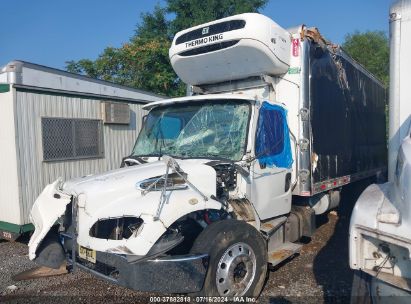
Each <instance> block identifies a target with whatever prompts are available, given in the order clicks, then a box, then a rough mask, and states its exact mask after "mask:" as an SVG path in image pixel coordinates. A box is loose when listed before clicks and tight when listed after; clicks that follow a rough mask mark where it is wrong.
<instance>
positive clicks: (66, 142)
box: [41, 117, 104, 161]
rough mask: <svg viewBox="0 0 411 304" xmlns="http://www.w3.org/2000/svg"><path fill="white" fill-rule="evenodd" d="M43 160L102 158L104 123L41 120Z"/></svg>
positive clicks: (62, 119) (60, 119)
mask: <svg viewBox="0 0 411 304" xmlns="http://www.w3.org/2000/svg"><path fill="white" fill-rule="evenodd" d="M41 127H42V138H43V160H45V161H53V160H67V159H81V158H92V157H102V156H103V155H104V149H103V132H102V121H101V120H93V119H72V118H46V117H43V118H42V119H41Z"/></svg>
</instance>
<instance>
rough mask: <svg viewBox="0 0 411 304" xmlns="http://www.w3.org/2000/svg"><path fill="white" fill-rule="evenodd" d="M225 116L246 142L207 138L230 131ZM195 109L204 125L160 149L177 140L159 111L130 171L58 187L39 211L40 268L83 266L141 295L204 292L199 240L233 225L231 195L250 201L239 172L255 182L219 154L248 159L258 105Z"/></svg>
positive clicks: (36, 253)
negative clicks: (253, 108)
mask: <svg viewBox="0 0 411 304" xmlns="http://www.w3.org/2000/svg"><path fill="white" fill-rule="evenodd" d="M218 107H223V108H226V110H227V111H226V112H225V113H229V112H230V111H231V112H233V113H234V116H233V117H232V122H231V124H230V126H231V129H232V131H233V132H238V133H240V135H238V134H236V136H237V137H239V138H240V139H239V140H237V142H235V140H234V137H232V138H229V137H227V136H224V137H222V136H221V135H222V134H223V133H222V132H223V130H218V129H217V128H214V129H212V131H213V132H214V134H212V135H213V136H214V137H213V139H212V140H211V139H210V136H211V134H208V133H207V134H204V130H210V128H204V127H205V126H204V125H203V126H202V125H201V124H208V125H209V127H210V122H211V121H213V122H214V123H216V122H217V123H218V119H224V120H225V121H226V122H227V117H226V116H224V115H221V113H220V111H217V110H221V109H220V108H218ZM186 108H187V109H189V110H190V107H186ZM171 109H173V108H171ZM189 110H187V111H186V113H185V114H184V115H186V116H188V115H192V116H195V118H194V120H193V117H191V120H190V121H193V123H192V125H190V124H187V125H186V126H185V128H184V130H185V131H184V132H181V133H180V135H179V137H178V138H177V139H176V138H168V139H170V140H169V142H159V141H158V138H159V137H161V138H162V139H163V140H164V138H166V139H167V136H164V134H163V132H169V130H167V129H166V128H164V129H161V128H163V126H161V124H162V123H164V121H166V120H164V121H163V122H161V120H162V117H163V116H161V115H162V114H160V113H161V112H159V111H155V110H153V111H152V113H151V112H150V113H151V115H149V116H148V118H147V120H150V121H147V122H146V124H145V126H144V128H143V130H142V132H141V134H140V135H139V139H138V140H137V143H136V148H135V149H134V150H135V151H134V152H133V154H132V155H130V156H129V157H128V158H127V159H126V160H125V161H126V164H127V162H128V166H125V167H123V168H120V169H118V170H114V171H110V172H107V173H104V174H100V175H92V176H85V177H82V178H78V179H74V180H70V181H66V182H62V181H61V180H58V181H56V182H54V183H53V184H50V185H48V186H47V187H46V188H45V189H44V191H43V192H42V194H41V195H40V196H39V197H38V199H37V200H36V202H35V204H34V206H33V209H32V212H31V220H32V222H33V224H34V226H35V233H34V234H33V236H32V238H31V240H30V243H29V257H30V259H32V260H36V262H38V263H39V264H41V265H44V266H48V267H51V268H59V267H61V265H62V264H63V263H66V261H67V263H68V265H69V267H71V268H72V270H75V269H76V268H77V267H78V268H81V269H84V270H87V271H89V272H91V273H93V274H94V275H96V276H98V277H102V278H104V279H106V280H109V281H110V282H113V283H116V284H119V285H122V286H125V287H129V288H132V289H135V290H140V291H151V292H163V293H171V292H172V293H188V292H197V291H200V290H201V289H202V287H203V285H204V280H205V277H206V274H207V270H208V264H209V254H208V253H207V252H198V251H197V252H192V250H191V249H192V247H193V244H194V242H195V239H196V238H197V237H198V235H199V234H200V233H201V232H202V231H203V230H204V228H205V227H207V226H208V225H210V224H211V223H212V222H215V221H219V220H221V219H229V218H231V217H232V215H230V213H231V212H232V211H233V210H232V207H229V204H228V203H227V202H228V200H229V199H230V195H229V194H228V192H230V191H234V192H235V193H236V197H237V198H240V197H244V195H241V193H243V192H242V191H241V190H240V188H239V185H240V184H241V182H240V181H238V182H237V172H238V171H241V172H242V174H243V175H244V177H243V178H247V172H246V171H245V169H243V168H241V167H240V166H239V165H238V164H236V163H235V162H234V161H233V160H228V159H227V160H222V159H216V158H215V157H212V155H214V154H213V153H216V151H215V150H216V149H218V148H220V147H224V149H225V150H224V152H225V153H227V156H228V157H229V156H230V155H229V153H233V151H234V150H236V149H237V148H238V147H239V148H241V149H238V150H239V151H238V155H240V156H239V157H240V158H241V157H242V156H241V154H242V153H244V151H243V150H245V149H244V147H245V139H246V137H247V136H246V134H247V126H248V120H249V116H250V115H249V111H250V103H249V101H248V102H247V103H245V102H244V101H243V102H233V103H232V104H231V107H230V103H228V105H227V104H224V105H219V103H218V102H217V103H216V106H213V105H211V104H201V105H200V106H193V107H192V108H191V112H190V111H189ZM167 111H168V110H164V111H163V112H167ZM213 111H214V112H216V113H217V112H218V113H220V116H221V117H220V118H218V117H217V114H216V113H213ZM233 113H231V114H233ZM157 114H159V116H156V115H157ZM240 116H242V117H243V118H242V121H241V120H239V119H238V118H239V117H240ZM159 117H160V118H159ZM169 117H170V116H169ZM240 118H241V117H240ZM156 119H157V120H156ZM151 120H153V122H151ZM194 122H195V123H194ZM226 127H227V126H226ZM218 132H220V134H217V133H218ZM159 134H161V136H159ZM228 140H229V141H228ZM240 140H241V144H240ZM141 143H143V144H144V145H141ZM228 143H230V144H231V148H230V147H227V145H228ZM171 149H174V150H171ZM137 151H139V152H137ZM164 152H166V153H171V152H173V154H174V155H177V156H178V157H177V156H174V157H172V156H167V155H164V154H163V153H164ZM160 153H161V154H160ZM207 153H208V154H207ZM184 156H186V157H184ZM236 157H237V156H236ZM243 175H239V176H243ZM243 190H244V189H243ZM243 194H244V193H243ZM244 212H246V211H244V210H243V213H244ZM250 218H251V219H252V218H255V217H254V216H252V215H251V216H250ZM56 223H58V225H56Z"/></svg>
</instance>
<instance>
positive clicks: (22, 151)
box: [0, 61, 163, 240]
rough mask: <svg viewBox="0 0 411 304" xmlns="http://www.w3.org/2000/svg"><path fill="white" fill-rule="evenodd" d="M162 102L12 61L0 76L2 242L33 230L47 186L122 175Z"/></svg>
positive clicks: (139, 94) (149, 96) (0, 214)
mask: <svg viewBox="0 0 411 304" xmlns="http://www.w3.org/2000/svg"><path fill="white" fill-rule="evenodd" d="M162 98H163V97H161V96H158V95H155V94H152V93H149V92H144V91H139V90H135V89H132V88H128V87H124V86H119V85H116V84H114V83H109V82H106V81H101V80H97V79H92V78H89V77H85V76H80V75H75V74H71V73H68V72H64V71H60V70H56V69H52V68H48V67H44V66H40V65H36V64H31V63H27V62H22V61H13V62H10V63H8V64H7V65H5V66H4V67H2V68H1V69H0V147H1V157H0V172H1V173H0V238H5V239H9V240H10V239H15V238H16V237H17V236H18V235H19V234H20V233H22V232H26V231H28V230H33V229H34V227H33V225H32V224H31V223H30V220H29V212H30V209H31V207H32V205H33V203H34V201H35V199H36V198H37V196H38V195H39V194H40V193H41V191H42V189H43V188H44V186H45V185H47V184H49V183H50V182H52V181H54V180H56V179H57V178H58V177H62V178H64V179H70V178H73V177H78V176H84V175H89V174H92V173H98V172H104V171H107V170H111V169H114V168H117V167H119V166H120V164H121V160H122V158H123V157H124V156H126V155H127V154H128V153H129V151H130V150H131V148H132V147H133V144H134V141H135V139H136V137H137V134H138V132H139V130H140V126H141V122H142V117H143V115H144V110H143V109H142V106H143V105H144V104H146V103H148V102H153V101H157V100H161V99H162Z"/></svg>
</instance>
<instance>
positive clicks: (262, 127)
mask: <svg viewBox="0 0 411 304" xmlns="http://www.w3.org/2000/svg"><path fill="white" fill-rule="evenodd" d="M255 155H256V157H257V159H258V160H259V162H260V164H264V165H268V166H271V167H272V166H275V167H283V168H284V167H285V168H290V167H291V165H292V162H293V160H292V154H291V145H290V135H289V130H288V125H287V119H286V111H285V110H284V109H283V108H282V107H280V106H277V105H272V104H269V103H267V102H264V103H263V105H262V107H261V108H260V114H259V118H258V123H257V133H256V141H255Z"/></svg>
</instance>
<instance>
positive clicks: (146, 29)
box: [66, 0, 268, 96]
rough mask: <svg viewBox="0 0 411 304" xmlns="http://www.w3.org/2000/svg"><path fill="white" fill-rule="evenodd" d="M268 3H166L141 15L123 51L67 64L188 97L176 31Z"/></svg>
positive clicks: (113, 50)
mask: <svg viewBox="0 0 411 304" xmlns="http://www.w3.org/2000/svg"><path fill="white" fill-rule="evenodd" d="M267 2H268V0H166V1H165V6H164V7H160V6H156V7H155V9H154V11H153V12H151V13H144V14H142V15H141V23H140V24H138V25H137V27H136V29H135V33H134V36H133V37H132V38H131V39H130V41H128V42H127V43H124V45H123V46H122V47H120V48H113V47H108V48H106V49H105V50H104V51H103V52H102V53H101V54H100V55H99V56H98V58H97V59H96V60H90V59H81V60H79V61H68V62H66V64H67V65H66V69H67V70H68V71H69V72H73V73H78V74H84V75H87V76H90V77H94V78H99V79H103V80H107V81H112V82H115V83H119V84H122V85H127V86H131V87H135V88H138V89H143V90H148V91H152V92H155V93H159V94H163V95H167V96H180V95H184V92H185V85H184V84H183V83H182V82H181V81H180V80H179V79H178V77H177V75H176V74H175V73H174V71H173V69H172V67H171V64H170V60H169V58H168V49H169V47H170V45H171V41H172V37H173V36H174V35H175V33H176V32H178V31H180V30H182V29H185V28H188V27H191V26H194V25H198V24H202V23H205V22H208V21H211V20H215V19H219V18H223V17H227V16H231V15H235V14H240V13H245V12H257V11H258V10H259V9H261V8H262V7H263V6H264V5H265V4H266V3H267Z"/></svg>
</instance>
